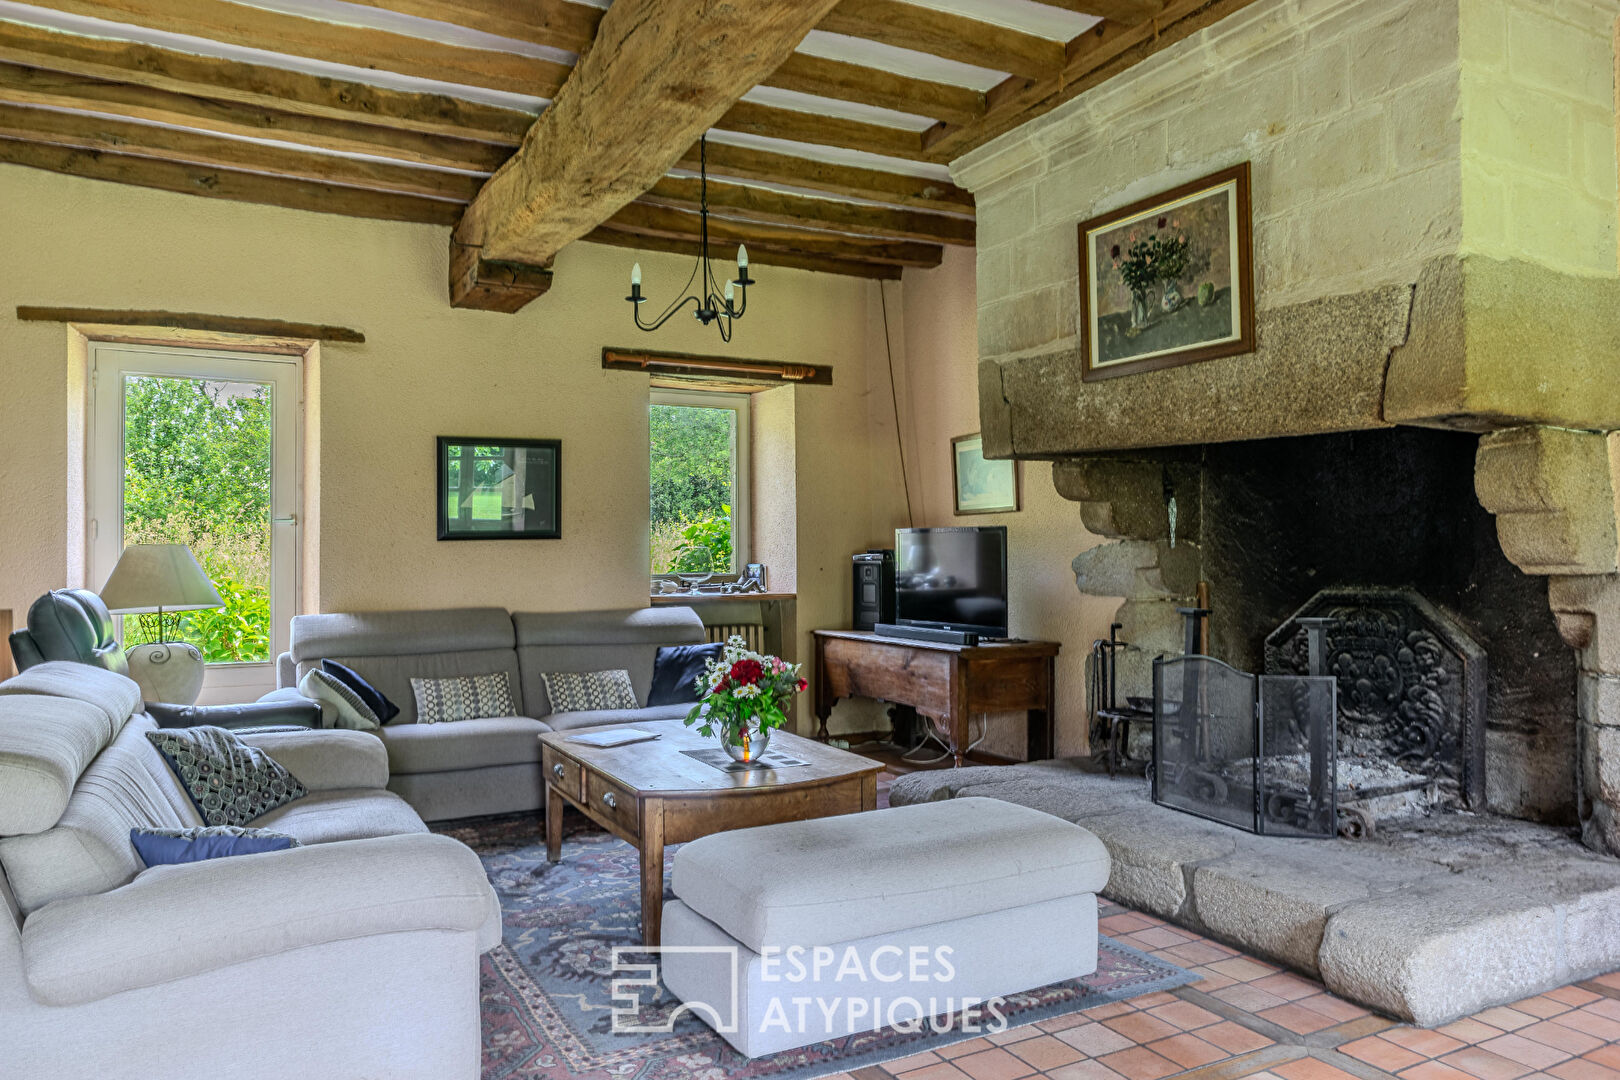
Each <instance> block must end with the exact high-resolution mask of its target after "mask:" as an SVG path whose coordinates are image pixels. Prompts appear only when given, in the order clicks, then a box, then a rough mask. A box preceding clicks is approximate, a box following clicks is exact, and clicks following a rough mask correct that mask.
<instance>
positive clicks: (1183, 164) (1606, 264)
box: [953, 0, 1620, 852]
mask: <svg viewBox="0 0 1620 1080" xmlns="http://www.w3.org/2000/svg"><path fill="white" fill-rule="evenodd" d="M1614 15H1615V13H1614V10H1613V6H1612V4H1611V3H1606V2H1602V0H1557V2H1555V0H1343V2H1340V3H1336V4H1321V3H1314V2H1311V0H1257V2H1256V3H1254V4H1251V5H1250V6H1248V7H1246V8H1244V9H1243V10H1242V11H1240V12H1239V13H1237V14H1236V15H1233V16H1230V17H1228V18H1226V19H1224V20H1222V21H1220V22H1218V23H1216V24H1214V25H1212V26H1211V27H1209V28H1208V29H1206V30H1204V31H1202V32H1201V33H1199V34H1197V35H1195V36H1193V37H1191V38H1188V39H1187V40H1185V41H1182V42H1180V43H1178V44H1177V45H1175V46H1173V47H1172V48H1170V49H1167V50H1165V51H1164V52H1162V53H1161V54H1159V55H1158V56H1157V57H1155V58H1154V59H1152V60H1150V61H1148V62H1146V63H1144V64H1141V65H1139V66H1138V67H1136V68H1133V69H1132V70H1131V71H1129V72H1127V73H1125V74H1124V75H1122V76H1120V77H1118V78H1116V79H1113V80H1110V81H1109V82H1106V83H1103V84H1101V85H1100V86H1098V87H1096V88H1094V89H1092V90H1090V91H1087V92H1086V93H1084V94H1082V95H1080V96H1079V97H1077V98H1075V99H1074V100H1072V101H1070V102H1069V103H1067V104H1066V105H1064V106H1062V107H1060V108H1058V109H1057V110H1054V111H1053V112H1052V113H1050V114H1048V115H1047V116H1045V117H1043V118H1041V119H1040V120H1038V121H1035V122H1033V123H1031V124H1028V125H1026V126H1025V127H1023V128H1020V129H1018V130H1017V131H1014V132H1011V133H1009V134H1008V135H1006V136H1004V137H1003V138H1001V139H999V140H997V141H996V142H993V143H990V144H988V145H986V146H985V147H982V148H980V149H979V150H977V151H975V152H973V153H972V154H970V155H968V156H967V157H966V158H964V159H962V160H960V161H958V162H956V163H955V164H954V165H953V173H954V175H955V177H956V179H957V180H958V182H959V183H961V184H962V185H963V186H965V187H968V188H970V189H972V190H973V191H974V192H975V194H976V196H977V199H978V208H979V209H978V213H979V231H980V234H979V248H978V296H979V299H978V305H979V311H978V315H979V346H980V373H979V375H980V379H979V390H980V394H979V397H980V413H981V421H982V427H983V432H984V439H985V447H986V453H987V454H989V455H992V456H1000V457H1017V458H1024V459H1037V460H1050V461H1052V462H1054V467H1053V479H1054V483H1055V485H1056V487H1057V489H1058V491H1059V492H1060V493H1061V494H1062V495H1064V496H1066V497H1068V498H1070V499H1073V500H1075V501H1076V502H1078V503H1079V510H1080V515H1081V518H1082V520H1083V521H1084V523H1085V525H1086V527H1087V529H1088V530H1089V531H1090V532H1091V533H1092V534H1094V535H1096V536H1098V537H1102V538H1103V539H1104V543H1102V544H1101V545H1099V546H1096V547H1092V548H1090V549H1088V550H1086V551H1084V552H1082V553H1081V554H1080V556H1079V557H1078V558H1077V559H1076V560H1075V571H1076V575H1077V580H1078V583H1079V585H1080V588H1081V589H1082V591H1084V592H1087V593H1090V594H1094V595H1099V596H1109V597H1121V598H1123V604H1122V606H1121V608H1120V612H1119V615H1118V619H1119V621H1120V622H1122V623H1123V624H1124V628H1123V631H1122V637H1124V639H1125V640H1126V641H1128V642H1129V643H1130V648H1128V649H1126V650H1125V651H1124V652H1123V653H1122V655H1121V656H1120V664H1119V677H1120V695H1121V697H1122V698H1123V697H1124V696H1125V695H1126V694H1130V695H1137V696H1140V695H1146V694H1149V693H1150V686H1151V664H1152V660H1153V659H1154V657H1156V656H1159V655H1162V654H1168V655H1175V654H1178V653H1180V652H1181V650H1182V645H1181V641H1182V631H1181V620H1180V617H1179V616H1178V615H1177V614H1176V610H1175V609H1176V608H1177V607H1178V606H1188V605H1190V604H1192V603H1193V602H1194V597H1195V596H1196V595H1197V590H1198V586H1199V583H1206V584H1207V589H1208V594H1209V596H1210V607H1211V609H1212V612H1213V614H1212V615H1211V617H1210V649H1209V651H1210V653H1211V654H1212V655H1215V656H1217V657H1219V658H1221V659H1222V660H1225V661H1227V662H1228V663H1231V664H1233V665H1234V666H1236V667H1239V668H1242V669H1243V670H1246V671H1253V672H1264V671H1265V670H1266V669H1267V666H1268V655H1267V637H1268V635H1272V634H1273V632H1274V631H1277V630H1278V629H1279V627H1283V626H1284V624H1286V623H1287V622H1288V621H1289V620H1290V619H1291V618H1293V617H1295V616H1296V614H1297V613H1299V612H1300V611H1301V609H1303V608H1305V607H1307V606H1308V605H1311V604H1313V603H1317V604H1325V605H1328V606H1330V607H1331V606H1333V604H1334V603H1335V601H1334V600H1333V599H1332V597H1333V596H1334V595H1335V591H1336V594H1337V595H1338V596H1339V597H1340V600H1339V601H1338V610H1339V611H1340V612H1341V614H1344V613H1346V612H1349V611H1350V610H1351V608H1353V607H1354V605H1350V606H1349V607H1347V606H1346V605H1347V604H1348V603H1349V601H1348V600H1347V599H1345V598H1346V597H1347V596H1349V595H1350V594H1353V593H1355V592H1356V591H1357V590H1380V591H1379V592H1378V593H1377V594H1376V595H1377V596H1378V597H1379V598H1380V599H1379V601H1378V602H1379V603H1381V604H1383V605H1384V609H1385V610H1386V615H1387V616H1388V620H1393V621H1394V622H1397V623H1398V622H1400V621H1401V619H1402V618H1408V616H1410V613H1413V612H1416V613H1418V614H1420V615H1422V619H1423V620H1424V621H1425V627H1421V628H1420V627H1416V626H1406V625H1404V624H1403V627H1402V629H1400V633H1402V634H1409V633H1428V634H1430V635H1431V636H1432V637H1434V638H1435V639H1436V640H1440V639H1443V638H1447V637H1448V636H1449V638H1450V639H1454V640H1455V641H1456V642H1459V643H1466V644H1470V645H1471V646H1472V647H1474V648H1477V650H1478V651H1479V652H1480V653H1482V660H1483V663H1482V664H1481V665H1480V666H1481V667H1482V668H1483V678H1482V679H1480V680H1478V682H1479V686H1478V688H1477V694H1476V698H1475V699H1471V700H1461V703H1460V704H1458V703H1456V702H1454V703H1453V706H1452V707H1454V711H1456V710H1460V709H1462V707H1463V706H1465V705H1466V706H1469V707H1470V708H1472V712H1470V714H1469V715H1468V717H1466V718H1462V715H1461V712H1460V711H1459V712H1458V717H1459V719H1458V720H1457V723H1460V724H1463V725H1464V726H1462V727H1458V728H1457V729H1456V730H1455V731H1454V732H1453V737H1454V738H1455V739H1456V750H1457V754H1458V755H1459V757H1458V760H1457V761H1456V762H1454V763H1452V764H1451V765H1446V766H1445V767H1438V768H1435V769H1433V770H1431V771H1433V772H1435V774H1436V775H1435V777H1434V779H1435V781H1436V782H1437V783H1440V782H1441V781H1443V783H1440V786H1441V787H1443V788H1445V789H1446V790H1445V791H1443V792H1441V796H1442V797H1441V798H1440V802H1441V803H1442V804H1445V805H1451V806H1455V807H1457V808H1467V809H1473V810H1489V811H1492V812H1495V813H1499V814H1503V815H1508V816H1511V817H1517V818H1524V819H1529V820H1532V821H1539V822H1544V823H1548V824H1554V825H1575V824H1579V825H1580V827H1581V829H1582V835H1583V839H1584V840H1585V842H1586V843H1587V845H1588V846H1590V847H1593V848H1596V849H1599V850H1606V851H1609V852H1620V528H1617V520H1620V518H1617V506H1620V500H1617V495H1620V479H1617V478H1620V441H1617V438H1616V436H1615V434H1614V433H1615V432H1617V431H1620V378H1616V377H1615V373H1616V370H1617V367H1616V365H1617V362H1620V356H1617V353H1620V272H1617V263H1616V242H1617V192H1616V168H1615V105H1614V101H1615V87H1614V44H1613V42H1614ZM1242 161H1248V162H1250V163H1251V168H1252V170H1253V175H1254V249H1255V295H1256V306H1257V315H1256V323H1257V331H1258V343H1257V347H1256V350H1255V351H1254V352H1253V353H1250V354H1247V355H1242V356H1235V357H1226V358H1221V359H1216V360H1210V361H1206V362H1203V363H1198V364H1190V365H1186V366H1182V367H1172V368H1166V369H1163V370H1158V371H1151V372H1145V373H1142V374H1137V375H1131V376H1126V377H1121V378H1114V379H1109V380H1105V381H1101V382H1084V381H1082V379H1081V365H1080V362H1079V357H1078V355H1077V333H1076V320H1077V316H1078V288H1079V285H1078V281H1079V271H1078V259H1077V255H1076V247H1077V242H1076V229H1075V226H1076V224H1077V223H1078V222H1079V221H1081V220H1085V219H1086V218H1089V217H1091V216H1093V215H1095V214H1097V213H1100V212H1104V211H1107V210H1109V209H1112V208H1115V207H1118V206H1122V205H1125V204H1127V203H1130V202H1133V201H1136V200H1137V199H1140V198H1143V197H1145V196H1148V195H1151V194H1153V193H1154V192H1157V191H1162V190H1165V189H1168V188H1170V187H1173V186H1175V185H1176V184H1177V183H1180V182H1183V181H1186V180H1190V179H1193V178H1195V177H1198V176H1201V175H1205V174H1208V173H1210V172H1213V171H1215V170H1216V169H1218V168H1222V167H1225V166H1229V165H1233V164H1236V163H1238V162H1242ZM1391 591H1394V592H1393V593H1392V592H1391ZM1396 594H1398V595H1400V596H1404V597H1409V598H1410V599H1408V600H1407V601H1405V604H1406V606H1405V607H1404V608H1402V609H1401V610H1402V611H1405V612H1407V613H1408V615H1401V616H1399V617H1397V616H1396V615H1393V614H1388V612H1390V611H1393V610H1394V609H1393V608H1391V607H1390V605H1391V604H1393V603H1394V601H1392V600H1390V599H1389V598H1390V596H1392V595H1396ZM1363 595H1364V596H1369V595H1372V594H1366V593H1363ZM1324 596H1325V597H1327V599H1325V600H1324V599H1320V598H1322V597H1324ZM1374 607H1376V605H1374ZM1363 609H1364V610H1363V615H1365V610H1370V609H1367V608H1366V605H1363ZM1357 617H1361V616H1357ZM1368 617H1371V616H1368ZM1411 617H1415V616H1411ZM1386 621H1387V620H1386ZM1436 626H1441V627H1449V629H1447V630H1446V631H1445V632H1444V633H1438V632H1436V631H1435V629H1434V628H1435V627H1436ZM1413 640H1414V641H1416V640H1417V639H1416V638H1414V639H1413ZM1272 644H1273V647H1272V650H1271V653H1272V655H1271V656H1270V662H1271V664H1272V665H1273V666H1275V665H1276V664H1278V663H1279V662H1280V661H1281V660H1283V659H1285V658H1284V657H1283V656H1282V655H1281V654H1280V653H1279V651H1278V645H1279V642H1278V641H1273V643H1272ZM1458 648H1459V649H1464V645H1463V644H1459V645H1458ZM1351 651H1354V650H1351ZM1376 651H1377V650H1372V653H1369V654H1368V655H1369V656H1370V655H1372V654H1373V653H1376ZM1464 651H1466V649H1464ZM1395 652H1397V653H1398V652H1399V649H1398V648H1396V649H1395ZM1369 662H1370V661H1369ZM1388 662H1389V663H1395V662H1396V661H1395V660H1389V661H1388ZM1431 666H1432V665H1431ZM1362 674H1363V675H1365V673H1362ZM1476 674H1478V672H1477V671H1476ZM1361 677H1362V676H1361V675H1354V676H1353V677H1351V678H1350V679H1349V681H1348V682H1347V681H1346V679H1345V678H1342V677H1341V680H1340V684H1339V685H1340V691H1341V694H1343V693H1344V691H1345V689H1346V687H1347V686H1350V687H1354V686H1356V685H1358V684H1357V682H1356V679H1357V678H1361ZM1432 677H1433V678H1435V679H1438V678H1439V676H1432ZM1447 677H1450V676H1447ZM1367 680H1368V681H1367V685H1368V686H1371V687H1373V688H1374V689H1373V691H1369V692H1370V693H1371V692H1375V691H1376V687H1377V685H1378V680H1377V678H1376V677H1373V676H1367ZM1431 689H1432V688H1431ZM1457 689H1459V690H1461V689H1463V688H1457ZM1462 698H1463V699H1467V698H1468V694H1467V693H1463V694H1462ZM1476 706H1477V707H1476ZM1392 707H1393V706H1392ZM1414 707H1416V706H1414ZM1370 708H1371V707H1370V706H1368V707H1367V709H1370ZM1364 711H1366V710H1364ZM1341 715H1342V714H1341ZM1371 715H1372V714H1371V712H1367V716H1368V717H1371ZM1447 722H1448V723H1451V721H1447ZM1369 723H1370V721H1369ZM1390 724H1393V721H1390ZM1374 726H1376V725H1374ZM1385 726H1386V727H1388V726H1389V725H1388V724H1386V725H1385ZM1391 730H1392V729H1391ZM1436 730H1439V729H1436ZM1447 730H1449V729H1447ZM1381 737H1386V736H1381ZM1403 737H1407V736H1403ZM1391 746H1392V747H1394V749H1393V750H1392V754H1393V756H1394V757H1396V758H1399V757H1400V755H1401V754H1403V753H1406V751H1403V750H1401V749H1399V746H1398V745H1397V744H1395V743H1392V744H1391ZM1341 749H1342V744H1341Z"/></svg>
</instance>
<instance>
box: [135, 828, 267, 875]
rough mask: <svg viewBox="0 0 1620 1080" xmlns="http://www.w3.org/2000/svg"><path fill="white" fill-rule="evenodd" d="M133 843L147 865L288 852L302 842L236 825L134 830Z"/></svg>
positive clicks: (167, 864)
mask: <svg viewBox="0 0 1620 1080" xmlns="http://www.w3.org/2000/svg"><path fill="white" fill-rule="evenodd" d="M129 842H130V843H132V844H134V845H135V853H136V854H137V855H139V856H140V857H141V861H142V862H144V863H145V864H146V865H147V866H169V865H172V864H174V863H188V862H202V861H203V860H204V859H224V858H229V857H230V856H232V855H258V854H259V853H261V852H265V851H286V850H287V849H288V848H295V847H298V846H299V844H298V841H297V840H295V839H293V838H292V837H290V836H287V835H285V834H283V833H277V832H271V831H269V830H268V829H243V828H238V827H237V826H235V825H204V826H202V827H201V828H196V829H131V830H129Z"/></svg>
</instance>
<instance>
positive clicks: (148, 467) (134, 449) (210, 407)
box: [124, 376, 270, 663]
mask: <svg viewBox="0 0 1620 1080" xmlns="http://www.w3.org/2000/svg"><path fill="white" fill-rule="evenodd" d="M124 543H125V544H126V545H128V544H162V543H179V544H187V545H189V546H190V547H191V550H192V552H193V553H195V554H196V556H197V560H198V561H199V562H201V563H202V566H203V569H204V570H205V571H207V573H208V577H209V579H210V580H212V581H213V583H214V588H215V590H216V591H217V592H218V593H219V596H220V599H221V600H224V601H225V606H224V607H223V608H216V609H211V610H205V611H188V612H184V613H182V614H181V615H180V619H179V623H180V632H179V634H178V635H177V636H178V638H179V640H181V641H187V642H190V643H191V644H193V645H195V646H197V648H198V649H199V650H200V651H201V652H202V654H203V659H205V660H207V661H208V662H209V663H229V662H242V661H264V660H269V659H270V389H269V387H266V386H244V385H241V384H227V383H220V382H204V381H202V380H199V379H180V378H162V377H155V376H137V377H131V378H129V379H127V380H126V381H125V384H124ZM141 621H142V620H138V619H136V618H128V619H126V620H125V623H124V644H125V646H126V647H128V646H133V645H139V644H141V643H142V642H145V641H149V640H152V637H153V636H155V635H151V634H148V633H146V632H145V631H144V630H143V628H142V626H141V625H140V623H141ZM144 621H145V622H147V623H148V624H150V623H151V622H152V620H144ZM165 622H170V620H168V619H165ZM171 625H172V622H171ZM152 629H155V628H152Z"/></svg>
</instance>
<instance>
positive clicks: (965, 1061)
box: [952, 1044, 1035, 1080]
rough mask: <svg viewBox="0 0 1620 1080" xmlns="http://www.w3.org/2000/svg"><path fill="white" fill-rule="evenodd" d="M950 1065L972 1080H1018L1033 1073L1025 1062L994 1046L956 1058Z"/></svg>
mask: <svg viewBox="0 0 1620 1080" xmlns="http://www.w3.org/2000/svg"><path fill="white" fill-rule="evenodd" d="M1019 1045H1022V1044H1019ZM952 1064H954V1065H955V1066H956V1067H957V1068H958V1069H961V1070H962V1071H963V1072H965V1073H967V1074H968V1075H969V1076H971V1077H972V1078H973V1080H1018V1078H1019V1077H1021V1076H1028V1075H1030V1074H1031V1073H1033V1072H1034V1071H1035V1069H1033V1068H1032V1067H1031V1066H1030V1065H1029V1064H1027V1063H1026V1062H1023V1061H1021V1060H1019V1059H1018V1058H1016V1057H1014V1056H1013V1055H1012V1054H1009V1053H1008V1052H1007V1051H1005V1050H1003V1049H1001V1048H1000V1047H995V1046H993V1047H991V1048H990V1049H988V1050H981V1051H980V1052H979V1053H977V1054H969V1055H968V1056H967V1057H963V1058H957V1059H956V1060H955V1061H954V1062H952Z"/></svg>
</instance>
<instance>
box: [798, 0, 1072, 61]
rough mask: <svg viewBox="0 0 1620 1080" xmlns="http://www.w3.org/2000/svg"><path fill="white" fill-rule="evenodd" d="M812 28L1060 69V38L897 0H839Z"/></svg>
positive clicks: (962, 57) (949, 55)
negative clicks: (1049, 37)
mask: <svg viewBox="0 0 1620 1080" xmlns="http://www.w3.org/2000/svg"><path fill="white" fill-rule="evenodd" d="M818 29H821V30H826V31H829V32H831V33H835V34H848V35H849V36H851V37H858V38H865V39H867V40H869V41H876V42H880V43H882V44H884V45H893V46H895V47H896V48H900V49H910V50H912V51H913V52H921V53H928V54H929V55H931V56H941V57H944V58H946V59H947V60H957V61H960V62H962V63H964V64H974V65H976V66H978V67H983V68H990V69H991V70H992V71H1006V72H1010V73H1012V74H1014V75H1022V76H1024V77H1025V78H1029V79H1044V78H1048V77H1050V76H1054V75H1056V74H1057V73H1058V72H1060V71H1062V70H1063V43H1062V42H1058V41H1051V40H1048V39H1047V38H1042V37H1036V36H1035V35H1033V34H1026V33H1023V32H1022V31H1018V30H1011V29H1008V28H1007V27H1004V26H997V25H996V24H994V23H989V22H983V21H981V20H979V19H969V18H967V17H965V16H962V15H954V14H951V13H950V12H945V11H935V10H934V9H932V8H925V7H920V6H918V5H916V4H906V3H901V2H900V0H841V2H840V3H839V5H838V6H837V7H836V8H834V9H833V10H832V12H831V14H829V15H828V16H827V17H826V18H825V19H823V20H822V21H821V24H820V26H819V27H818Z"/></svg>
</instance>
